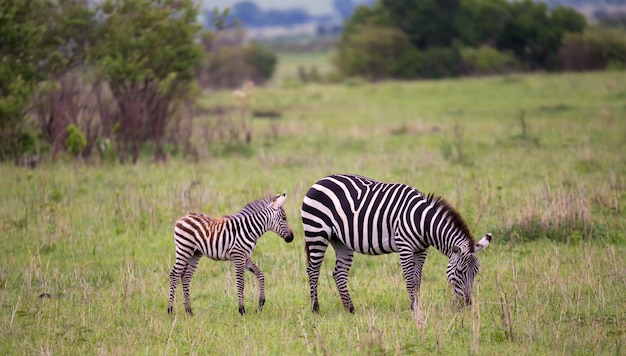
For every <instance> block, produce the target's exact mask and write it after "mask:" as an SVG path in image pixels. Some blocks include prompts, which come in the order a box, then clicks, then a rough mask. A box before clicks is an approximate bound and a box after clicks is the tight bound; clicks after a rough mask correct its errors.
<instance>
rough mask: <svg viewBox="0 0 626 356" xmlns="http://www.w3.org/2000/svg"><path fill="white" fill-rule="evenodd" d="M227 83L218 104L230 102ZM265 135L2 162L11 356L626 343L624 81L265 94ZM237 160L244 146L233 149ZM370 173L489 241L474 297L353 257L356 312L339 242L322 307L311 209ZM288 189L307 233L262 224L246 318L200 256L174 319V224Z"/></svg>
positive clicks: (609, 346)
mask: <svg viewBox="0 0 626 356" xmlns="http://www.w3.org/2000/svg"><path fill="white" fill-rule="evenodd" d="M231 101H232V99H231V98H230V96H229V94H227V93H223V94H220V93H217V94H212V95H207V96H206V97H204V98H203V103H204V104H205V105H207V106H213V105H222V104H230V103H231ZM254 107H255V108H262V109H271V110H275V111H277V112H280V113H281V114H282V117H281V118H280V119H273V120H269V119H254V120H253V121H252V124H253V132H252V133H253V136H252V144H251V146H250V147H246V148H239V149H235V150H231V151H221V154H219V155H216V154H215V151H213V150H211V148H210V147H206V145H203V144H202V142H203V141H202V140H201V138H202V132H203V127H206V124H207V123H206V122H205V121H203V120H208V119H207V118H200V119H198V120H197V121H196V122H195V125H196V126H195V128H196V131H194V132H195V135H196V136H194V142H195V143H196V145H197V148H198V149H199V161H197V162H196V161H194V160H193V159H191V158H185V157H173V158H171V159H170V160H168V162H167V163H163V164H154V163H150V159H149V158H144V159H142V160H141V161H140V163H139V164H137V165H135V166H130V165H125V166H121V165H117V164H89V165H81V164H75V163H73V162H65V163H64V162H60V163H57V164H54V165H53V164H49V163H43V164H42V165H40V166H39V167H38V168H37V169H35V170H29V169H26V168H22V167H16V166H13V165H11V164H3V165H0V186H1V187H2V189H0V231H1V235H0V239H1V240H0V243H1V244H2V249H1V251H0V305H1V311H0V354H4V355H9V354H45V355H52V354H54V355H58V354H74V355H76V354H103V355H117V354H133V355H135V354H146V355H153V354H167V355H170V354H200V355H203V354H250V355H256V354H262V355H268V354H270V355H275V354H288V355H300V354H325V355H326V354H329V355H345V354H355V355H363V354H443V355H456V354H497V355H519V354H524V355H537V354H550V355H552V354H554V355H556V354H565V355H588V354H603V355H620V354H624V353H625V352H626V342H625V341H624V340H625V339H626V337H625V335H626V305H625V303H624V295H626V257H625V255H626V232H625V231H626V230H625V229H626V219H625V218H626V212H625V211H626V209H625V208H624V204H625V203H626V178H625V177H626V150H625V149H624V147H625V146H626V72H606V73H589V74H564V75H512V76H504V77H492V78H482V79H461V80H442V81H421V82H382V83H377V84H366V83H362V82H359V81H349V82H346V83H344V84H335V85H326V86H322V85H306V86H302V87H299V88H293V87H285V86H281V85H276V86H273V87H271V88H268V89H258V90H257V91H256V93H255V98H254ZM227 152H230V153H227ZM335 172H352V173H358V174H362V175H368V176H371V177H374V178H378V179H381V180H388V181H397V182H404V183H408V184H411V185H413V186H415V187H417V188H418V189H420V190H422V191H425V192H434V193H437V194H439V195H442V196H444V197H445V198H446V199H447V200H448V201H449V202H450V203H451V204H452V205H454V206H456V207H457V208H458V210H459V211H460V212H461V214H462V215H463V216H464V217H465V218H466V220H467V222H468V225H469V227H470V229H471V230H472V231H473V233H474V234H475V235H476V236H481V235H482V234H484V233H486V232H490V231H491V232H493V233H494V239H493V242H492V244H491V245H490V246H489V248H488V249H486V250H484V251H481V252H480V253H479V260H480V263H481V266H482V267H481V271H480V274H479V275H478V277H477V280H476V282H475V284H474V290H475V294H476V295H475V297H476V302H475V304H474V306H473V307H472V308H465V309H460V308H458V307H456V306H454V305H453V303H452V301H451V300H452V299H451V294H452V292H451V290H450V288H449V287H448V285H447V282H446V277H445V266H446V264H447V259H446V258H445V256H443V255H441V254H440V253H439V252H438V251H435V250H433V251H431V253H430V255H429V257H428V259H427V260H426V265H425V268H424V276H425V277H424V282H423V284H422V290H421V303H422V304H421V311H420V312H419V313H417V314H413V313H411V312H410V310H409V308H408V297H407V293H406V289H405V286H404V280H403V277H402V272H401V269H400V266H399V262H398V256H397V255H388V256H382V257H367V256H362V255H357V256H356V257H355V262H354V265H353V268H352V270H351V275H350V282H349V283H350V284H349V288H350V290H351V293H352V296H353V301H354V303H355V307H356V314H354V315H350V314H347V313H346V312H344V310H343V306H342V304H341V301H340V300H339V296H338V293H337V291H336V288H335V286H334V281H333V280H332V268H333V263H334V254H333V253H332V252H330V253H329V254H328V255H327V258H326V260H325V262H324V265H323V267H322V274H321V277H320V289H319V292H320V308H321V313H320V314H319V315H314V314H312V313H311V311H310V302H309V295H308V281H307V276H306V258H305V255H304V251H303V247H304V244H303V233H302V225H301V222H300V216H299V215H300V204H301V199H302V197H303V196H304V194H305V192H306V191H307V189H308V188H309V187H310V185H311V184H313V183H314V182H315V181H316V180H317V179H319V178H321V177H323V176H324V175H327V174H330V173H335ZM283 190H286V191H287V194H288V199H287V202H286V203H285V208H286V211H287V214H288V218H289V220H290V223H291V226H292V227H293V229H294V232H295V240H294V242H293V243H291V244H285V243H284V242H283V241H282V240H281V239H280V238H279V237H277V236H276V235H274V234H272V233H268V234H267V235H266V236H264V237H263V238H262V239H261V240H260V242H259V244H258V246H257V248H256V250H255V252H254V254H253V258H255V261H256V262H257V264H258V265H259V266H260V267H261V268H262V269H263V270H264V271H265V276H266V293H267V303H266V305H265V309H264V310H263V311H262V312H261V313H257V312H255V309H256V299H257V291H256V284H255V281H254V278H253V276H252V274H250V273H248V274H247V276H246V278H247V279H246V283H247V288H246V294H245V297H246V307H247V310H248V311H249V313H248V314H247V315H246V316H245V317H242V316H240V315H239V313H238V312H237V294H236V288H235V281H234V271H233V269H232V265H231V264H230V263H224V262H216V261H210V260H208V259H203V260H201V262H200V266H199V268H198V270H197V272H196V274H195V276H194V280H193V282H192V286H191V297H192V298H191V300H192V306H193V307H194V312H195V316H193V317H188V316H187V315H185V313H184V308H183V305H182V293H181V292H180V288H179V289H178V294H177V299H176V303H175V315H174V316H169V315H167V313H166V308H167V299H168V286H169V271H170V269H171V267H172V265H173V262H174V244H173V239H172V228H173V223H174V221H175V220H176V219H177V218H178V217H180V216H182V215H184V214H185V213H186V212H187V211H190V210H191V211H202V212H205V213H207V214H210V215H214V216H218V215H223V214H229V213H234V212H236V211H238V210H239V209H240V208H241V207H242V206H243V205H244V204H245V203H247V202H249V201H251V200H253V199H256V198H258V197H261V196H265V195H268V194H276V193H279V192H282V191H283Z"/></svg>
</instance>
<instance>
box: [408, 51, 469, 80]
mask: <svg viewBox="0 0 626 356" xmlns="http://www.w3.org/2000/svg"><path fill="white" fill-rule="evenodd" d="M413 58H414V59H413V66H414V67H415V68H416V72H415V75H416V76H417V77H419V78H446V77H456V76H458V75H459V74H461V72H462V68H461V67H462V65H461V64H462V61H461V55H460V53H459V51H458V50H456V49H455V48H429V49H427V50H424V51H419V52H417V53H416V55H415V56H414V57H413Z"/></svg>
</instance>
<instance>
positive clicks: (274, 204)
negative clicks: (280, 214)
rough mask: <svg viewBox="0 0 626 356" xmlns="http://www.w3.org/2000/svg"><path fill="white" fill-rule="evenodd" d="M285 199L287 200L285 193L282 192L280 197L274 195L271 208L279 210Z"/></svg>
mask: <svg viewBox="0 0 626 356" xmlns="http://www.w3.org/2000/svg"><path fill="white" fill-rule="evenodd" d="M286 199H287V192H283V194H282V195H281V194H276V198H274V201H273V202H272V204H271V205H272V208H274V209H279V208H280V207H281V206H283V204H284V203H285V200H286Z"/></svg>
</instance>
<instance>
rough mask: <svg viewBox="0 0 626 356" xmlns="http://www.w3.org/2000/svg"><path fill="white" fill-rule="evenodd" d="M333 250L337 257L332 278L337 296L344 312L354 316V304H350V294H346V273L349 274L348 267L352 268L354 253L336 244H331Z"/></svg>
mask: <svg viewBox="0 0 626 356" xmlns="http://www.w3.org/2000/svg"><path fill="white" fill-rule="evenodd" d="M333 248H334V249H335V254H336V256H337V261H336V262H335V270H334V271H333V278H334V279H335V284H337V289H338V290H339V296H340V297H341V301H342V302H343V307H344V308H345V309H346V311H348V312H350V313H353V314H354V304H352V299H351V298H350V293H349V292H348V272H350V267H351V266H352V259H353V257H354V251H352V250H350V249H348V248H347V247H345V246H344V245H343V244H340V243H338V242H337V243H333Z"/></svg>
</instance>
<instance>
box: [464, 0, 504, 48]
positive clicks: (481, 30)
mask: <svg viewBox="0 0 626 356" xmlns="http://www.w3.org/2000/svg"><path fill="white" fill-rule="evenodd" d="M510 16H511V14H510V8H509V3H508V2H507V1H506V0H462V1H461V6H460V8H459V14H458V16H457V17H456V21H455V27H456V29H457V30H456V31H457V33H458V34H459V40H460V41H461V42H462V43H463V44H465V45H468V46H472V47H476V46H481V45H485V44H486V45H492V46H493V45H495V42H496V39H497V38H498V35H499V34H500V33H501V32H502V30H503V29H504V26H505V25H506V23H507V21H509V19H510Z"/></svg>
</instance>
